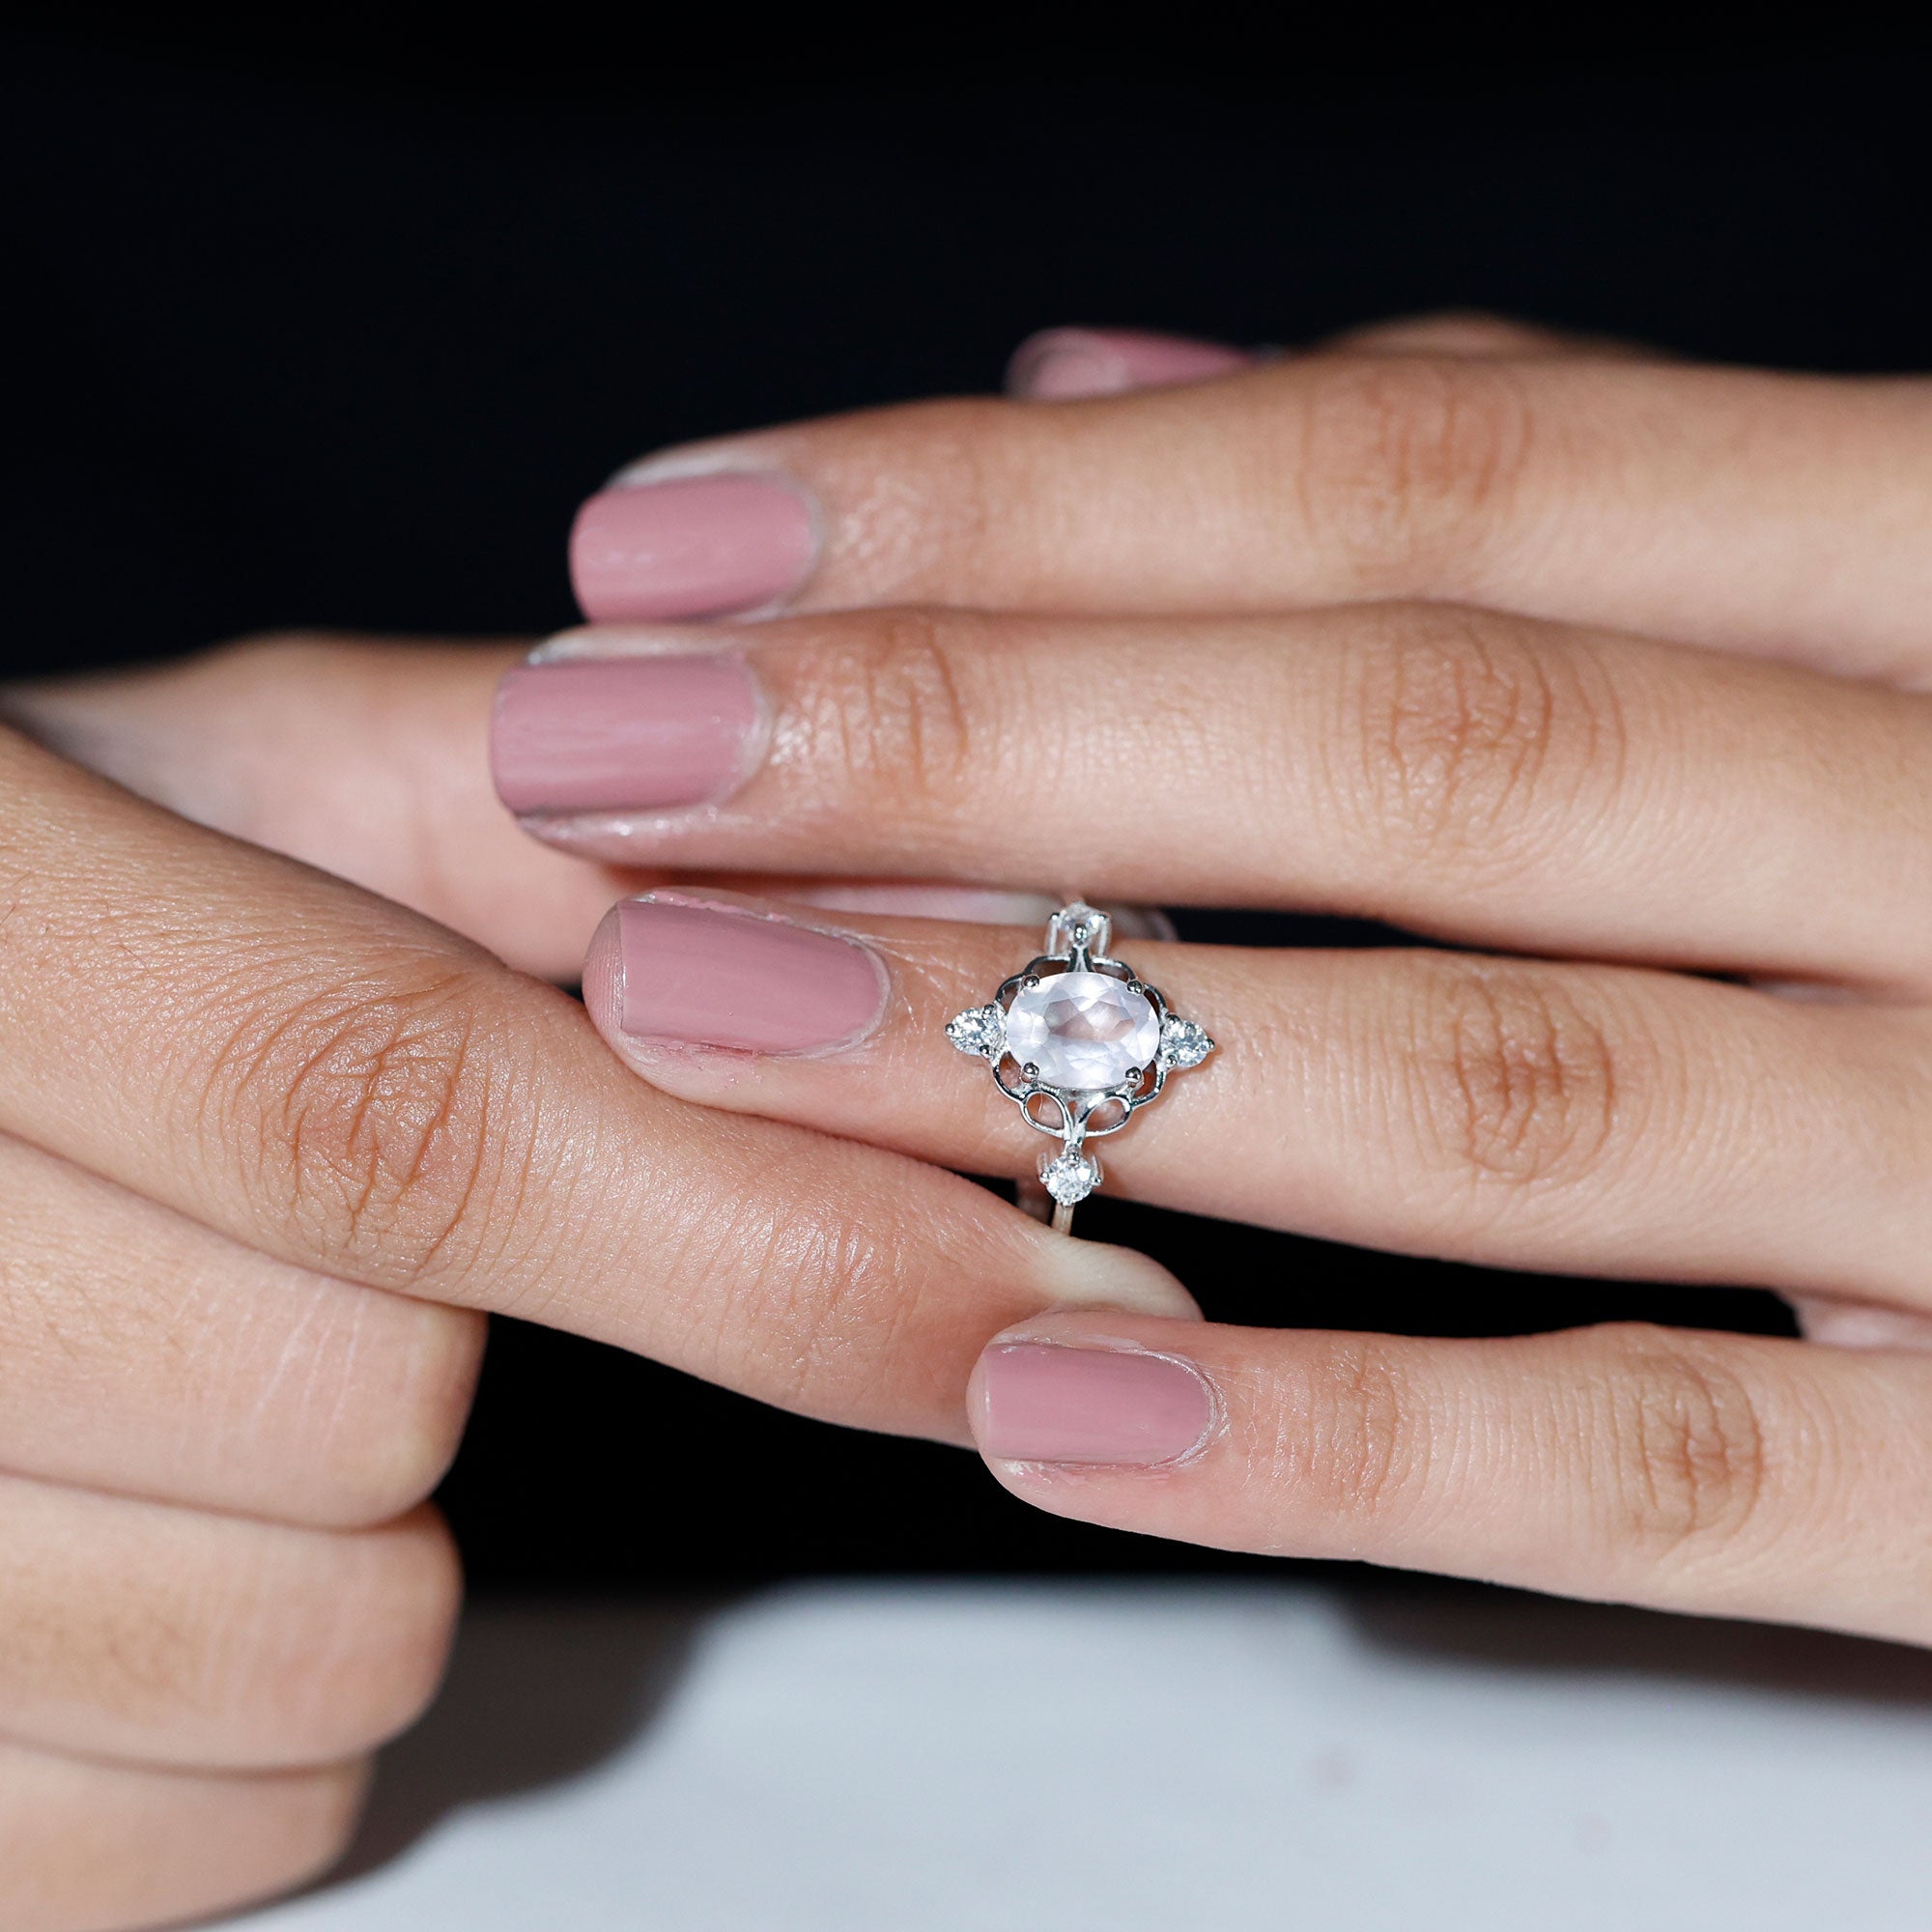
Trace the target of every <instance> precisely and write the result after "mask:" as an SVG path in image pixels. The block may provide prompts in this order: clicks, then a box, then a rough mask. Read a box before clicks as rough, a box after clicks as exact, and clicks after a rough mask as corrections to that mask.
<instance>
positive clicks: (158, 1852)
mask: <svg viewBox="0 0 1932 1932" xmlns="http://www.w3.org/2000/svg"><path fill="white" fill-rule="evenodd" d="M370 1770H371V1766H370V1765H369V1764H368V1763H367V1762H366V1761H358V1762H355V1763H349V1764H338V1765H328V1766H325V1767H322V1768H320V1769H317V1770H310V1771H300V1772H293V1773H280V1774H270V1775H268V1776H192V1775H186V1774H183V1773H181V1772H178V1771H167V1770H164V1769H160V1768H151V1767H148V1766H145V1765H140V1764H117V1763H111V1762H98V1761H94V1760H91V1759H87V1758H64V1757H59V1756H51V1755H43V1754H42V1753H40V1752H34V1751H28V1750H23V1749H20V1748H18V1747H13V1746H8V1745H0V1923H4V1924H5V1925H6V1926H7V1927H8V1928H9V1932H82V1928H103V1927H110V1926H125V1927H130V1928H131V1927H135V1926H147V1925H161V1924H168V1925H174V1924H177V1923H180V1924H186V1923H188V1922H189V1921H190V1920H192V1921H193V1922H194V1923H196V1924H200V1923H202V1922H203V1921H204V1920H205V1919H210V1918H215V1917H217V1916H225V1915H226V1914H228V1913H230V1912H233V1911H236V1910H239V1909H240V1908H241V1907H243V1906H246V1905H251V1904H255V1903H258V1902H260V1901H261V1900H264V1899H267V1898H270V1897H272V1896H274V1895H276V1894H278V1893H282V1892H288V1891H292V1890H294V1889H297V1888H298V1886H300V1885H301V1884H303V1883H304V1882H305V1881H307V1880H310V1879H314V1878H317V1877H320V1876H321V1875H322V1873H324V1872H325V1871H327V1869H328V1868H329V1867H330V1866H331V1865H333V1864H335V1863H336V1862H337V1861H339V1860H340V1859H341V1857H342V1855H343V1854H344V1853H345V1852H346V1851H347V1850H348V1849H349V1846H350V1844H351V1842H352V1840H353V1837H354V1834H355V1826H356V1822H357V1820H358V1817H359V1815H360V1812H361V1808H362V1801H363V1797H364V1794H365V1793H366V1791H367V1788H368V1781H369V1774H370Z"/></svg>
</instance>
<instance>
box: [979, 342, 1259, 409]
mask: <svg viewBox="0 0 1932 1932" xmlns="http://www.w3.org/2000/svg"><path fill="white" fill-rule="evenodd" d="M1254 360H1255V357H1254V356H1253V355H1251V354H1250V353H1249V352H1248V351H1247V350H1245V349H1233V348H1230V347H1229V346H1228V345H1227V344H1225V343H1221V342H1197V341H1195V340H1193V339H1192V338H1191V337H1189V336H1184V335H1152V334H1150V333H1148V332H1146V331H1145V330H1141V329H1132V328H1046V329H1042V330H1041V331H1040V332H1039V333H1038V334H1037V335H1033V336H1029V337H1028V338H1027V340H1026V341H1024V342H1023V343H1021V344H1020V346H1019V348H1018V349H1017V350H1015V351H1014V353H1013V359H1012V361H1011V362H1010V363H1009V364H1008V367H1007V388H1008V391H1009V393H1010V394H1012V395H1015V396H1027V397H1031V398H1032V399H1033V400H1034V401H1036V402H1066V401H1070V400H1072V399H1073V398H1075V397H1079V396H1112V395H1118V394H1120V393H1121V392H1122V390H1125V389H1150V388H1157V387H1160V386H1163V385H1165V384H1171V383H1199V382H1202V381H1204V380H1206V379H1207V378H1208V377H1210V376H1226V375H1228V374H1230V373H1231V372H1232V371H1234V370H1236V369H1245V368H1247V367H1248V366H1249V365H1250V364H1252V363H1253V362H1254Z"/></svg>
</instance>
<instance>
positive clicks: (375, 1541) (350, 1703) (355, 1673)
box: [236, 1509, 463, 1764]
mask: <svg viewBox="0 0 1932 1932" xmlns="http://www.w3.org/2000/svg"><path fill="white" fill-rule="evenodd" d="M333 1557H334V1561H333V1564H332V1566H331V1567H332V1571H333V1575H332V1576H331V1578H330V1581H331V1587H330V1588H329V1589H328V1590H327V1592H326V1593H322V1594H321V1596H320V1600H316V1599H313V1598H312V1599H311V1601H310V1602H309V1604H308V1605H306V1606H305V1607H304V1606H300V1605H294V1604H291V1603H289V1602H288V1601H287V1599H286V1595H285V1594H284V1593H283V1592H273V1593H270V1595H269V1596H268V1597H267V1598H265V1600H264V1601H263V1603H262V1604H261V1605H258V1606H257V1610H256V1614H257V1615H258V1616H265V1617H267V1618H268V1619H269V1620H270V1622H271V1623H272V1625H273V1629H272V1630H270V1631H267V1632H265V1633H264V1634H262V1636H261V1638H260V1640H259V1642H258V1643H256V1644H255V1645H254V1646H253V1647H252V1657H251V1660H250V1662H251V1669H250V1671H249V1673H248V1675H247V1678H246V1681H245V1683H244V1684H243V1685H242V1686H241V1687H240V1688H239V1689H238V1690H237V1693H236V1694H237V1696H238V1698H239V1700H240V1701H241V1702H242V1703H243V1704H244V1706H245V1708H246V1709H247V1710H249V1711H250V1712H251V1713H252V1715H253V1721H252V1723H251V1725H250V1728H251V1730H258V1731H259V1732H260V1738H259V1746H258V1748H259V1751H260V1754H261V1755H262V1756H263V1757H264V1758H265V1759H268V1760H270V1761H274V1762H287V1763H296V1764H308V1763H327V1762H333V1761H334V1760H336V1759H339V1758H344V1757H349V1756H352V1755H355V1754H358V1753H360V1752H362V1751H366V1750H371V1749H374V1748H375V1747H378V1746H379V1745H382V1744H384V1743H386V1742H387V1741H388V1740H389V1739H391V1738H393V1737H395V1736H396V1735H397V1733H399V1732H401V1731H403V1730H406V1729H407V1728H408V1727H409V1726H410V1725H411V1724H412V1723H413V1722H414V1721H415V1720H416V1719H418V1718H419V1717H420V1716H421V1715H422V1713H423V1711H424V1709H425V1708H426V1707H427V1706H428V1704H429V1701H430V1699H431V1698H432V1697H433V1696H434V1695H435V1694H436V1690H437V1687H438V1686H439V1685H440V1682H441V1680H442V1673H443V1670H444V1667H445V1665H446V1664H447V1662H448V1660H449V1651H450V1646H451V1643H452V1642H453V1640H454V1636H455V1630H456V1621H457V1616H458V1613H459V1611H460V1609H461V1606H462V1599H463V1582H462V1572H461V1569H460V1567H459V1565H458V1562H457V1558H456V1553H455V1546H454V1544H453V1543H452V1541H451V1539H450V1537H449V1533H448V1531H447V1530H446V1529H445V1528H444V1527H443V1524H442V1521H441V1519H440V1517H438V1516H437V1515H436V1514H435V1513H434V1512H433V1511H431V1510H428V1509H423V1510H418V1511H416V1512H414V1513H412V1515H411V1516H409V1517H406V1518H404V1519H403V1520H401V1521H400V1522H397V1523H392V1524H390V1525H388V1526H386V1527H384V1528H382V1529H377V1530H368V1531H362V1532H358V1533H355V1534H352V1535H346V1536H342V1537H340V1538H338V1539H336V1548H335V1549H334V1551H333Z"/></svg>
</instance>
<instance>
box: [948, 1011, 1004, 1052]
mask: <svg viewBox="0 0 1932 1932" xmlns="http://www.w3.org/2000/svg"><path fill="white" fill-rule="evenodd" d="M946 1037H947V1038H948V1039H950V1040H951V1041H952V1044H953V1045H954V1046H956V1047H957V1048H958V1049H959V1051H960V1052H961V1053H983V1054H984V1055H985V1056H986V1058H987V1059H988V1060H997V1059H999V1057H1000V1055H1001V1054H1002V1053H1003V1052H1004V1051H1005V1050H1006V1044H1007V1016H1006V1014H1005V1013H1003V1012H1002V1011H1001V1010H1000V1009H999V1008H998V1007H969V1008H968V1009H966V1011H964V1012H963V1013H955V1014H954V1015H953V1016H952V1018H951V1019H950V1020H948V1021H947V1022H946Z"/></svg>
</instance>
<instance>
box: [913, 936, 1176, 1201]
mask: <svg viewBox="0 0 1932 1932" xmlns="http://www.w3.org/2000/svg"><path fill="white" fill-rule="evenodd" d="M1112 935H1113V922H1112V921H1111V920H1110V919H1109V918H1108V916H1107V915H1106V914H1105V913H1103V912H1097V911H1095V910H1094V907H1092V906H1090V905H1087V904H1085V903H1084V902H1082V901H1081V900H1078V899H1076V900H1074V902H1073V903H1072V904H1071V905H1066V906H1063V907H1062V908H1061V909H1060V910H1059V911H1058V912H1057V913H1055V914H1054V916H1053V917H1052V919H1050V920H1049V921H1048V922H1047V927H1046V950H1045V951H1044V952H1041V953H1040V955H1039V956H1038V957H1037V959H1034V960H1033V961H1031V962H1030V963H1029V964H1028V965H1026V966H1025V967H1023V968H1022V969H1021V970H1020V971H1019V972H1017V973H1015V974H1014V975H1013V976H1012V977H1011V979H1009V980H1007V981H1006V982H1005V983H1004V984H1003V985H1002V986H1001V987H1000V990H999V991H998V992H997V993H995V994H994V995H993V997H992V999H991V1000H989V1001H988V1002H987V1003H986V1004H985V1005H984V1006H983V1007H969V1008H968V1009H966V1011H964V1012H963V1013H957V1014H955V1015H954V1016H953V1017H952V1019H951V1020H949V1021H948V1022H947V1025H946V1037H948V1038H949V1039H950V1040H952V1044H953V1045H954V1046H956V1047H957V1048H958V1049H959V1051H960V1052H961V1053H970V1054H972V1055H974V1056H975V1057H976V1058H979V1059H981V1060H984V1061H986V1062H987V1063H988V1064H989V1065H991V1067H992V1069H993V1080H994V1083H995V1085H997V1086H998V1088H999V1090H1000V1092H1001V1093H1002V1094H1005V1095H1006V1096H1007V1098H1008V1099H1009V1100H1011V1101H1012V1102H1013V1103H1014V1104H1015V1105H1016V1106H1017V1107H1018V1108H1019V1110H1020V1118H1021V1119H1022V1120H1024V1121H1025V1122H1026V1123H1027V1125H1028V1126H1030V1127H1032V1128H1034V1129H1035V1130H1036V1131H1037V1132H1038V1133H1042V1134H1048V1135H1051V1136H1052V1137H1053V1138H1055V1139H1056V1140H1058V1141H1059V1142H1060V1147H1059V1149H1058V1151H1051V1152H1047V1153H1043V1154H1041V1156H1040V1161H1039V1182H1040V1190H1042V1191H1043V1196H1044V1198H1043V1199H1041V1198H1040V1197H1039V1196H1038V1195H1036V1196H1035V1199H1037V1200H1038V1201H1039V1207H1040V1208H1042V1209H1044V1208H1045V1206H1046V1202H1047V1201H1049V1200H1050V1202H1051V1203H1052V1209H1051V1211H1052V1216H1053V1225H1054V1226H1055V1227H1056V1228H1057V1229H1059V1230H1060V1231H1061V1232H1062V1233H1065V1232H1066V1231H1067V1230H1068V1229H1070V1228H1071V1227H1072V1225H1073V1210H1074V1208H1076V1207H1077V1206H1078V1205H1079V1204H1080V1203H1081V1202H1082V1201H1084V1200H1086V1198H1087V1197H1088V1195H1090V1194H1091V1193H1093V1191H1094V1188H1096V1187H1097V1186H1099V1184H1100V1181H1101V1179H1102V1176H1101V1171H1100V1158H1099V1155H1098V1154H1096V1153H1094V1152H1093V1151H1092V1150H1091V1149H1090V1148H1089V1147H1088V1145H1087V1143H1088V1142H1089V1141H1094V1140H1099V1139H1102V1138H1103V1137H1105V1136H1106V1135H1108V1134H1117V1133H1119V1132H1120V1131H1121V1129H1122V1127H1124V1126H1125V1125H1126V1124H1127V1122H1129V1121H1130V1120H1132V1119H1133V1117H1134V1116H1135V1115H1136V1114H1137V1113H1139V1111H1140V1110H1141V1109H1142V1108H1143V1107H1145V1106H1147V1105H1148V1104H1149V1103H1150V1102H1151V1101H1153V1100H1157V1099H1158V1098H1159V1097H1160V1095H1161V1094H1162V1092H1163V1091H1164V1089H1165V1088H1166V1086H1167V1079H1168V1075H1169V1074H1171V1073H1176V1072H1179V1071H1181V1070H1182V1069H1184V1068H1186V1067H1190V1066H1199V1065H1201V1063H1202V1062H1203V1061H1204V1060H1206V1059H1207V1058H1208V1055H1209V1054H1210V1053H1212V1052H1213V1050H1214V1042H1213V1041H1212V1040H1211V1039H1209V1038H1208V1035H1207V1033H1206V1031H1205V1030H1204V1029H1203V1028H1202V1027H1200V1026H1199V1025H1197V1024H1196V1023H1195V1022H1194V1021H1193V1020H1188V1019H1182V1018H1181V1017H1180V1015H1179V1014H1178V1013H1176V1012H1174V1011H1173V1010H1172V1009H1170V1008H1169V1006H1168V1004H1167V1002H1166V1001H1165V1000H1164V999H1163V998H1162V997H1161V995H1160V991H1159V989H1158V988H1157V987H1154V986H1151V985H1149V984H1148V983H1147V981H1146V980H1143V979H1142V978H1141V977H1140V975H1139V974H1138V973H1136V972H1135V971H1134V969H1133V968H1132V967H1131V966H1129V965H1128V964H1127V963H1126V961H1125V960H1123V959H1114V958H1111V957H1109V956H1108V952H1107V947H1108V942H1109V940H1110V939H1111V938H1112ZM1029 1193H1030V1190H1029V1189H1028V1188H1027V1187H1026V1185H1025V1184H1024V1183H1023V1184H1022V1188H1021V1196H1022V1199H1023V1200H1026V1199H1027V1198H1028V1195H1029ZM1029 1205H1032V1203H1031V1202H1030V1203H1029Z"/></svg>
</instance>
